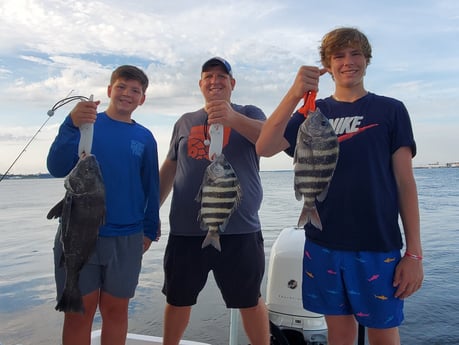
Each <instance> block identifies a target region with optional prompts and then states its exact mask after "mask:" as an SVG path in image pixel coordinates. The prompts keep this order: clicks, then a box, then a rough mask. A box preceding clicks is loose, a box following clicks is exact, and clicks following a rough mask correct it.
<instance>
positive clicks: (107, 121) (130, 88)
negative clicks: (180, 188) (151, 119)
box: [47, 65, 160, 345]
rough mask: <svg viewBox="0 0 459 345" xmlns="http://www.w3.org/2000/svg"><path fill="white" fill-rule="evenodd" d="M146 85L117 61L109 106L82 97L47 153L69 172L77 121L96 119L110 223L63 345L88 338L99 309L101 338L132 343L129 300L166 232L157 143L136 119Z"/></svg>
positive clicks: (60, 284)
mask: <svg viewBox="0 0 459 345" xmlns="http://www.w3.org/2000/svg"><path fill="white" fill-rule="evenodd" d="M147 87H148V77H147V76H146V75H145V73H144V72H143V71H142V70H140V69H139V68H137V67H135V66H129V65H124V66H120V67H118V68H117V69H116V70H115V71H114V72H113V73H112V76H111V80H110V85H109V86H108V90H107V94H108V97H109V98H110V103H109V105H108V108H107V110H105V111H104V112H101V113H97V106H98V105H99V103H100V102H99V101H96V102H92V101H88V102H79V103H78V104H77V105H76V106H75V107H74V108H73V110H72V111H71V112H70V115H69V116H67V118H66V119H65V121H64V123H63V124H62V125H61V127H60V128H59V133H58V135H57V137H56V139H55V140H54V142H53V144H52V146H51V148H50V151H49V154H48V160H47V165H48V170H49V172H50V173H51V174H52V175H53V176H55V177H64V176H66V175H67V174H68V173H69V172H70V171H71V170H72V168H73V167H74V166H75V164H76V163H77V161H78V159H79V156H78V143H79V140H80V132H79V126H81V125H82V124H84V123H93V124H94V138H93V144H92V151H91V153H92V154H94V155H95V156H96V157H97V160H98V162H99V165H100V169H101V172H102V176H103V180H104V184H105V195H106V216H105V224H104V225H103V226H101V227H100V229H99V237H98V241H97V246H96V250H95V253H94V254H93V255H92V256H91V257H90V259H89V261H88V263H87V264H86V265H85V266H84V267H83V268H82V270H81V272H80V279H79V287H80V290H81V292H82V294H83V304H84V309H85V312H84V314H80V313H72V312H66V313H65V317H64V326H63V332H62V343H63V345H73V344H74V345H84V344H87V345H89V344H90V335H91V328H92V322H93V318H94V314H95V312H96V309H97V307H99V310H100V313H101V316H102V343H104V344H111V345H118V344H119V345H121V344H123V345H124V344H125V341H126V334H127V326H128V305H129V299H130V298H132V297H133V296H134V293H135V289H136V287H137V283H138V278H139V273H140V269H141V262H142V255H143V253H144V252H145V251H146V250H148V248H149V247H150V244H151V242H152V241H156V240H158V239H159V235H160V222H159V169H158V153H157V144H156V140H155V138H154V137H153V135H152V133H151V132H150V130H148V129H147V128H145V127H143V126H142V125H140V124H138V123H137V122H135V121H134V120H133V119H132V117H131V116H132V113H133V111H134V110H135V109H136V108H137V107H138V106H140V105H142V104H143V103H144V101H145V92H146V89H147ZM59 231H60V228H59V230H58V233H57V235H56V240H55V246H54V255H55V278H56V287H57V296H58V299H59V297H60V296H61V295H62V292H63V288H64V283H65V269H64V267H63V266H62V264H61V256H62V244H61V243H60V241H59Z"/></svg>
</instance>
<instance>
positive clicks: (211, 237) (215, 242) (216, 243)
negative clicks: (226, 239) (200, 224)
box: [201, 231, 222, 252]
mask: <svg viewBox="0 0 459 345" xmlns="http://www.w3.org/2000/svg"><path fill="white" fill-rule="evenodd" d="M209 245H212V247H214V248H215V249H217V250H218V251H219V252H221V251H222V247H221V246H220V235H219V234H218V232H217V231H208V232H207V235H206V237H205V238H204V241H202V245H201V248H205V247H207V246H209Z"/></svg>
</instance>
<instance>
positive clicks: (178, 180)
mask: <svg viewBox="0 0 459 345" xmlns="http://www.w3.org/2000/svg"><path fill="white" fill-rule="evenodd" d="M231 106H232V107H233V109H234V110H235V111H237V112H239V113H241V114H244V115H246V116H247V117H249V118H252V119H257V120H265V119H266V116H265V114H264V113H263V111H262V110H261V109H259V108H257V107H255V106H252V105H247V106H241V105H237V104H231ZM207 131H208V126H207V114H206V112H205V111H204V109H200V110H198V111H195V112H192V113H186V114H184V115H182V116H181V117H180V119H178V120H177V122H176V123H175V126H174V130H173V133H172V138H171V143H170V148H169V152H168V154H167V158H168V159H170V160H173V161H177V171H176V175H175V180H174V186H173V194H172V202H171V209H170V214H169V222H170V233H171V234H174V235H184V236H204V235H205V232H204V231H203V230H202V229H201V228H200V226H199V221H198V212H199V209H200V206H201V205H200V203H199V202H197V201H196V200H195V198H196V195H197V194H198V192H199V189H200V187H201V184H202V179H203V176H204V172H205V170H206V168H207V166H208V165H209V164H210V161H209V159H208V149H209V146H208V145H205V141H206V139H209V137H208V134H207ZM224 133H225V134H224V142H223V150H222V152H223V154H224V155H225V157H226V159H227V160H228V162H229V163H230V164H231V165H232V167H233V169H234V171H235V172H236V175H237V177H238V179H239V182H240V185H241V190H242V199H241V203H240V204H239V206H238V207H237V209H236V210H235V212H234V213H233V214H232V215H231V217H230V219H229V222H228V225H227V226H226V228H225V232H224V233H223V234H221V235H229V234H247V233H253V232H257V231H260V230H261V225H260V219H259V217H258V210H259V209H260V205H261V201H262V198H263V191H262V187H261V181H260V176H259V169H260V160H259V157H258V156H257V154H256V152H255V145H254V144H252V143H251V142H250V141H249V140H247V139H246V138H245V137H243V136H242V135H240V134H239V133H238V132H236V131H235V130H234V129H231V128H225V130H224Z"/></svg>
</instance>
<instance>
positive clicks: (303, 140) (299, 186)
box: [294, 108, 339, 230]
mask: <svg viewBox="0 0 459 345" xmlns="http://www.w3.org/2000/svg"><path fill="white" fill-rule="evenodd" d="M338 154H339V144H338V138H337V136H336V134H335V131H334V130H333V127H332V126H331V124H330V122H329V120H328V119H327V118H326V117H325V115H323V114H322V113H321V111H320V109H319V108H316V110H315V111H313V112H309V114H308V116H307V118H306V120H305V121H304V122H303V123H302V124H301V126H300V128H299V130H298V136H297V140H296V148H295V154H294V164H295V169H294V170H295V179H294V187H295V196H296V199H297V200H301V198H302V197H303V198H304V205H303V209H302V211H301V214H300V218H299V220H298V227H303V226H304V225H305V224H307V223H309V222H310V223H311V224H312V225H314V226H315V227H316V228H318V229H320V230H322V222H321V220H320V217H319V213H318V212H317V209H316V203H315V202H316V200H317V201H324V200H325V198H326V196H327V193H328V187H329V185H330V182H331V179H332V177H333V172H334V171H335V167H336V163H337V161H338Z"/></svg>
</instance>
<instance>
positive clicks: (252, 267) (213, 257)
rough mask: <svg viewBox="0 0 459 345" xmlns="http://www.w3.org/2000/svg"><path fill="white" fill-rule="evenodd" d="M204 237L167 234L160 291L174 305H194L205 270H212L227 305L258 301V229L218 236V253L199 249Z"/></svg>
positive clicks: (260, 238) (261, 250) (261, 249)
mask: <svg viewBox="0 0 459 345" xmlns="http://www.w3.org/2000/svg"><path fill="white" fill-rule="evenodd" d="M203 240H204V237H197V236H196V237H195V236H174V235H169V239H168V243H167V247H166V251H165V254H164V276H165V277H164V279H165V280H164V286H163V293H164V294H165V295H166V299H167V303H169V304H171V305H174V306H191V305H194V304H196V301H197V298H198V295H199V293H200V292H201V290H202V289H203V288H204V286H205V284H206V281H207V276H208V274H209V271H213V274H214V277H215V281H216V283H217V286H218V287H219V289H220V291H221V293H222V296H223V300H224V301H225V304H226V306H227V307H228V308H236V309H239V308H250V307H254V306H256V305H257V304H258V299H259V297H260V295H261V294H260V286H261V282H262V279H263V275H264V271H265V252H264V245H263V236H262V234H261V231H260V232H256V233H251V234H243V235H223V236H221V237H220V244H221V249H222V250H221V252H219V251H217V250H216V249H215V248H214V247H212V246H208V247H205V248H203V249H202V248H201V245H202V241H203Z"/></svg>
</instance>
